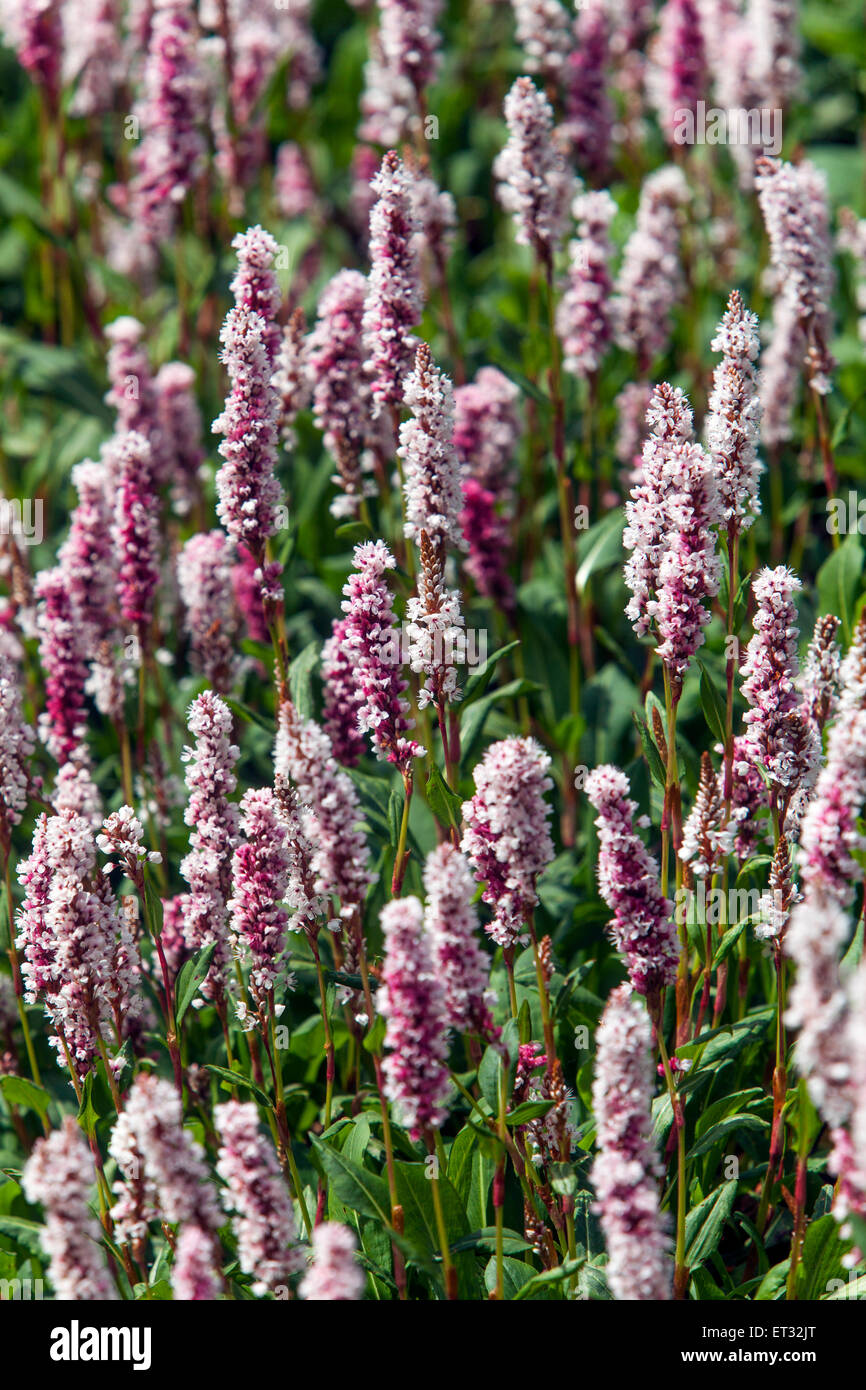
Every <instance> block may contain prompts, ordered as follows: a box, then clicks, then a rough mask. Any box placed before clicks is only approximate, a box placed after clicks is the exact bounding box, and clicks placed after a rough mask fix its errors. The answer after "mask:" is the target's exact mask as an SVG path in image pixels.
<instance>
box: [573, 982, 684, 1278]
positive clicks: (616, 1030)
mask: <svg viewBox="0 0 866 1390" xmlns="http://www.w3.org/2000/svg"><path fill="white" fill-rule="evenodd" d="M651 1038H652V1034H651V1029H650V1021H649V1018H648V1017H647V1014H646V1010H645V1008H644V1007H643V1005H642V1004H640V1003H639V1002H638V1001H637V1000H636V999H632V998H630V990H629V986H628V985H627V984H626V985H620V986H619V987H618V988H617V989H615V990H614V992H613V994H612V995H611V996H610V999H609V1000H608V1003H607V1007H606V1008H605V1011H604V1013H603V1014H602V1019H601V1023H600V1024H599V1027H598V1034H597V1037H596V1048H597V1052H596V1067H595V1078H594V1080H593V1086H592V1108H593V1114H594V1115H595V1121H596V1145H597V1150H598V1152H597V1157H596V1159H595V1162H594V1164H593V1168H592V1181H593V1186H594V1187H595V1190H596V1192H597V1193H598V1210H599V1216H600V1219H601V1226H602V1230H603V1231H604V1236H605V1242H606V1244H607V1251H608V1264H607V1268H606V1271H605V1272H606V1276H607V1282H608V1284H609V1285H610V1289H611V1292H612V1293H613V1296H614V1298H617V1299H624V1300H636V1299H646V1300H652V1301H654V1302H662V1301H664V1300H666V1299H669V1298H670V1297H671V1275H672V1269H671V1258H670V1239H669V1237H668V1234H667V1230H666V1225H665V1221H664V1218H663V1216H662V1214H661V1212H660V1210H659V1198H658V1190H659V1189H658V1184H659V1180H660V1178H661V1176H662V1172H663V1169H662V1165H661V1163H660V1162H659V1157H658V1154H657V1152H656V1148H655V1145H654V1143H653V1137H652V1101H653V1071H652V1063H651V1060H650V1048H651Z"/></svg>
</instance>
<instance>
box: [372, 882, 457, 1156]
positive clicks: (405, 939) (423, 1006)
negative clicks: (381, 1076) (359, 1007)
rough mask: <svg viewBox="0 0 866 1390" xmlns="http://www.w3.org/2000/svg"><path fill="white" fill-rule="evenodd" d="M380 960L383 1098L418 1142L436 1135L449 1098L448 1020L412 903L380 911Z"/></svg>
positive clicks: (418, 910)
mask: <svg viewBox="0 0 866 1390" xmlns="http://www.w3.org/2000/svg"><path fill="white" fill-rule="evenodd" d="M381 922H382V932H383V934H384V938H385V959H384V962H383V965H382V986H381V988H380V989H379V991H378V995H377V1007H378V1008H379V1009H380V1010H381V1012H382V1015H383V1017H384V1018H385V1019H386V1020H387V1023H386V1028H385V1060H384V1062H383V1064H382V1067H383V1071H384V1073H385V1094H386V1096H387V1098H388V1100H389V1101H390V1102H391V1104H392V1105H393V1106H394V1107H395V1109H396V1111H397V1114H398V1117H399V1120H400V1123H401V1124H403V1125H405V1127H406V1128H407V1129H408V1130H409V1133H410V1135H411V1137H412V1139H418V1138H420V1137H421V1135H422V1134H424V1133H429V1131H430V1130H433V1129H438V1128H439V1127H440V1125H441V1124H442V1123H443V1121H444V1119H445V1116H446V1113H447V1112H446V1108H445V1101H446V1099H447V1096H448V1090H449V1080H448V1037H447V1030H448V1015H447V1013H446V1011H445V991H444V988H443V985H442V981H441V979H440V976H439V973H438V971H437V969H436V965H435V961H434V958H433V952H432V947H431V942H430V938H429V936H428V934H427V932H426V931H425V929H424V910H423V908H422V907H421V904H420V902H419V901H418V899H417V898H413V897H407V898H395V899H394V900H393V901H392V902H389V903H387V904H386V905H385V907H384V908H383V909H382V915H381Z"/></svg>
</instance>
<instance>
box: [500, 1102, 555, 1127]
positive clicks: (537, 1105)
mask: <svg viewBox="0 0 866 1390" xmlns="http://www.w3.org/2000/svg"><path fill="white" fill-rule="evenodd" d="M552 1109H553V1101H552V1100H525V1101H524V1102H523V1103H522V1105H518V1106H517V1107H516V1108H515V1109H514V1110H509V1112H508V1114H507V1115H506V1116H505V1118H506V1120H507V1121H508V1123H509V1124H510V1125H525V1124H528V1123H529V1121H530V1120H540V1119H541V1117H542V1115H546V1114H547V1113H548V1112H549V1111H550V1110H552Z"/></svg>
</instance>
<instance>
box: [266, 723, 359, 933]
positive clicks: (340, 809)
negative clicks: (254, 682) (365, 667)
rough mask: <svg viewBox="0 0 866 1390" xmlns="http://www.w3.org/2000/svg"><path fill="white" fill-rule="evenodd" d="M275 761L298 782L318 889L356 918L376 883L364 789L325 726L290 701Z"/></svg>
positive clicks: (279, 773)
mask: <svg viewBox="0 0 866 1390" xmlns="http://www.w3.org/2000/svg"><path fill="white" fill-rule="evenodd" d="M274 765H275V769H276V773H277V777H278V778H282V779H283V780H284V781H285V782H292V783H293V784H294V786H295V787H296V789H297V793H298V798H299V801H300V803H301V805H302V806H303V807H304V808H305V810H304V814H303V816H302V820H303V824H304V829H305V831H306V833H307V835H308V837H309V841H310V844H311V845H312V847H313V870H314V872H315V875H316V888H317V890H318V891H319V892H320V893H322V894H323V895H327V896H328V897H334V898H337V899H338V901H339V905H340V906H339V915H340V917H341V918H343V919H344V920H351V919H352V918H353V917H354V916H355V915H356V914H357V912H358V911H359V909H360V906H361V904H362V903H363V901H364V897H365V895H366V892H367V888H368V886H369V884H370V882H371V881H372V875H371V874H370V870H369V867H368V862H367V861H368V856H367V845H366V841H365V839H364V835H363V832H362V831H361V829H360V824H361V821H362V820H363V816H362V812H361V806H360V802H359V800H358V793H357V791H356V790H355V787H354V784H353V782H352V780H351V778H350V777H349V776H348V775H347V774H346V773H345V772H344V771H343V770H342V769H341V768H340V766H339V764H338V763H337V761H336V759H335V757H334V752H333V749H332V747H331V741H330V739H329V738H328V736H327V734H326V733H325V732H324V730H323V729H321V728H320V727H319V725H318V724H316V723H315V722H314V721H313V720H312V719H307V720H302V719H301V718H300V716H299V714H298V712H297V710H296V709H295V708H294V706H293V705H291V704H289V703H288V702H287V701H286V702H284V703H283V704H281V706H280V711H279V718H278V724H277V738H276V744H275V748H274Z"/></svg>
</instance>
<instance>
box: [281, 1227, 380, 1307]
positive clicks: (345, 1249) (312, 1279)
mask: <svg viewBox="0 0 866 1390" xmlns="http://www.w3.org/2000/svg"><path fill="white" fill-rule="evenodd" d="M357 1248H358V1242H357V1240H356V1239H355V1233H354V1231H352V1230H351V1228H350V1227H349V1226H343V1225H342V1224H341V1223H340V1222H339V1221H323V1222H322V1223H321V1224H320V1225H318V1226H317V1227H316V1229H315V1230H314V1231H313V1261H312V1264H311V1265H310V1267H309V1268H308V1270H307V1272H306V1274H305V1275H304V1277H303V1279H302V1280H301V1283H300V1286H299V1288H298V1292H299V1294H300V1295H301V1298H305V1299H306V1300H307V1301H308V1302H323V1303H349V1302H355V1301H357V1300H358V1299H361V1298H363V1296H364V1285H365V1283H366V1278H365V1275H364V1271H363V1270H362V1269H361V1267H360V1265H359V1264H358V1261H357V1259H356V1258H355V1252H356V1251H357Z"/></svg>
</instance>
